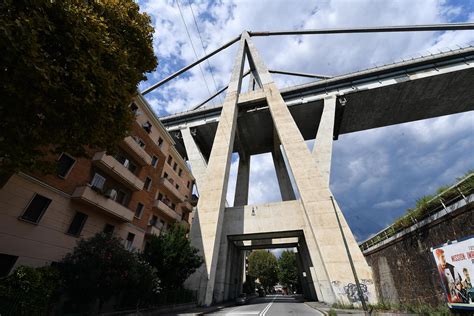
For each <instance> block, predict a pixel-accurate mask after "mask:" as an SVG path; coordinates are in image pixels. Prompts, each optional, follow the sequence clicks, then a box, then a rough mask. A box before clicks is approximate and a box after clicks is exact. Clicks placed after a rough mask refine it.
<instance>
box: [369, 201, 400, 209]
mask: <svg viewBox="0 0 474 316" xmlns="http://www.w3.org/2000/svg"><path fill="white" fill-rule="evenodd" d="M404 204H405V201H403V200H402V199H396V200H390V201H383V202H379V203H377V204H375V205H374V208H379V209H385V208H389V209H390V208H398V207H400V206H403V205H404Z"/></svg>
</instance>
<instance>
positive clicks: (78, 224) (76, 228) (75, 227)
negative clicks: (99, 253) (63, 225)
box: [67, 212, 87, 236]
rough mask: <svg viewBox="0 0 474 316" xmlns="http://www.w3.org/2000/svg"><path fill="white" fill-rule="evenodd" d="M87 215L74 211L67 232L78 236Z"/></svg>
mask: <svg viewBox="0 0 474 316" xmlns="http://www.w3.org/2000/svg"><path fill="white" fill-rule="evenodd" d="M86 220H87V215H86V214H84V213H81V212H76V215H74V218H73V219H72V222H71V225H69V229H68V230H67V233H68V234H69V235H73V236H79V235H80V233H81V231H82V228H83V227H84V224H85V223H86Z"/></svg>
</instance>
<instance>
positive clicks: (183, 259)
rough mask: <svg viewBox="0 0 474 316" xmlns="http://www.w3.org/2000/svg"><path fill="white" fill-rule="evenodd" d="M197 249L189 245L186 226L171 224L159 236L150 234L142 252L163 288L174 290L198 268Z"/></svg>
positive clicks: (199, 264)
mask: <svg viewBox="0 0 474 316" xmlns="http://www.w3.org/2000/svg"><path fill="white" fill-rule="evenodd" d="M198 251H199V250H198V249H196V248H194V247H193V246H191V242H190V241H189V239H188V238H187V237H186V228H185V227H183V226H181V225H177V224H176V225H173V226H171V227H170V229H169V230H168V231H166V232H164V233H163V234H161V235H160V236H152V237H151V238H150V240H149V242H148V244H147V246H146V248H145V251H144V252H143V254H142V258H143V259H144V260H145V261H147V262H149V263H150V265H151V266H152V267H154V268H155V269H156V271H157V273H158V277H159V279H160V280H161V282H162V283H161V285H162V287H163V289H165V290H166V292H168V291H175V290H176V289H177V288H181V287H182V284H183V283H184V281H185V280H186V279H187V278H188V277H189V276H190V275H191V274H192V273H194V272H195V271H196V269H197V268H199V267H200V266H201V265H202V263H203V262H204V261H203V258H202V257H201V256H199V255H198Z"/></svg>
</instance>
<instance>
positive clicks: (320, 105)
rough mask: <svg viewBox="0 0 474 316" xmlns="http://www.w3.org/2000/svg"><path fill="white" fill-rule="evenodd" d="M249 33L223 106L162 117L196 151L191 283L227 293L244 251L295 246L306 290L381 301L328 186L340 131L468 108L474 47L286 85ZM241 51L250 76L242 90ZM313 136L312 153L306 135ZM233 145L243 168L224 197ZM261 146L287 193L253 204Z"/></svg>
mask: <svg viewBox="0 0 474 316" xmlns="http://www.w3.org/2000/svg"><path fill="white" fill-rule="evenodd" d="M250 35H251V34H249V33H247V32H244V33H242V35H241V36H240V37H239V38H238V42H239V45H240V46H239V50H238V52H237V56H236V60H235V64H234V68H233V72H232V76H231V80H230V83H229V86H228V88H227V93H226V97H225V100H224V103H223V104H222V105H218V106H211V107H206V108H197V109H195V110H192V111H188V112H184V113H179V114H175V115H170V116H167V117H163V118H162V119H161V121H162V123H163V124H164V125H165V126H166V127H167V129H168V130H169V131H170V133H171V135H172V136H173V138H174V139H175V141H176V146H177V148H178V150H179V151H180V153H181V154H182V155H183V157H186V158H187V160H188V161H189V163H190V165H191V168H192V172H193V175H194V176H195V178H196V185H197V189H198V192H199V202H198V205H197V208H196V210H195V212H194V218H193V224H192V228H191V233H190V237H191V241H192V243H193V245H194V246H195V247H197V248H198V249H200V251H201V254H202V255H203V257H204V259H205V264H203V266H202V267H201V269H200V270H199V271H197V272H196V273H195V274H194V275H193V276H191V278H190V279H189V280H188V281H187V282H186V285H187V286H188V287H189V288H190V289H193V290H197V291H198V293H199V301H200V303H202V304H206V305H209V304H212V303H216V302H220V301H224V300H227V299H232V298H234V297H235V296H236V295H238V294H239V293H240V291H241V286H242V282H243V269H244V260H245V251H247V250H251V249H258V248H278V247H296V248H297V253H298V256H297V258H298V268H299V270H300V272H301V273H300V277H301V280H302V281H303V282H302V283H303V290H304V292H305V295H306V296H307V297H309V298H312V299H317V300H320V301H324V302H327V303H334V302H344V303H355V304H358V303H361V301H360V299H361V297H363V300H364V301H368V302H376V299H377V298H376V295H375V288H374V284H373V279H372V274H371V269H370V268H369V266H368V265H367V263H366V261H365V258H364V256H363V255H362V253H361V251H360V249H359V247H358V245H357V243H356V241H355V239H354V237H353V235H352V233H351V230H350V228H349V227H348V225H347V223H346V221H345V219H344V216H343V214H342V212H341V210H340V209H339V206H338V205H337V202H336V201H335V199H334V197H333V196H332V193H331V190H330V188H329V177H330V170H331V154H332V144H333V141H334V140H337V138H338V136H339V135H340V134H345V133H351V132H356V131H361V130H367V129H372V128H378V127H383V126H388V125H394V124H400V123H404V122H411V121H416V120H422V119H428V118H433V117H438V116H442V115H449V114H454V113H460V112H466V111H472V110H473V109H474V89H473V88H472V87H473V83H474V69H473V68H474V49H473V48H471V47H469V48H462V49H459V50H456V51H450V52H446V53H440V54H437V55H432V56H428V57H423V58H419V59H414V60H409V61H404V62H400V63H395V64H391V65H387V66H384V67H378V68H374V69H369V70H365V71H360V72H355V73H351V74H347V75H342V76H337V77H332V78H324V79H322V80H319V81H316V82H311V83H308V84H303V85H298V86H294V87H290V88H286V89H282V90H279V89H278V88H277V87H276V85H275V83H274V81H273V79H272V76H271V73H272V72H273V71H269V70H268V69H267V67H266V65H265V64H264V63H263V61H262V60H261V58H260V55H259V53H258V51H257V50H256V48H255V46H254V45H253V43H252V40H251V36H250ZM246 58H247V60H248V64H249V66H250V69H249V71H248V72H247V73H249V74H250V79H249V82H250V83H249V88H248V90H247V91H246V92H244V91H243V90H244V89H241V87H242V78H243V77H244V73H245V69H244V65H245V59H246ZM145 92H148V91H145ZM310 139H315V145H314V148H313V150H312V151H310V150H308V147H307V145H306V144H305V140H310ZM374 150H376V148H374ZM234 152H236V153H238V154H239V167H238V176H237V185H236V192H235V201H234V205H233V206H229V205H227V203H226V200H225V197H226V191H227V182H228V177H229V169H230V164H231V155H232V153H234ZM261 153H271V154H272V156H273V162H274V165H275V170H276V174H277V178H278V183H279V187H280V192H281V196H282V202H276V203H267V204H263V205H248V192H249V171H250V156H251V155H255V154H261ZM291 179H293V180H294V184H295V185H292V183H291ZM356 285H357V286H356ZM355 288H357V289H358V290H359V291H360V292H358V295H354V291H355V290H354V289H355ZM362 303H363V302H362Z"/></svg>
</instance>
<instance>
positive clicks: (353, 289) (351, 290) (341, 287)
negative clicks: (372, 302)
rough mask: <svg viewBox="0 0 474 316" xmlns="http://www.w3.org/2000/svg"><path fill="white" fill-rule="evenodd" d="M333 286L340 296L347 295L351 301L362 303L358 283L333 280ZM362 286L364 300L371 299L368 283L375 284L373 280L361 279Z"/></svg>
mask: <svg viewBox="0 0 474 316" xmlns="http://www.w3.org/2000/svg"><path fill="white" fill-rule="evenodd" d="M331 283H332V286H333V288H334V289H335V292H336V294H337V295H339V296H345V297H346V298H347V299H348V300H349V302H350V303H360V302H361V299H360V296H359V292H358V290H357V285H356V284H355V283H347V284H342V282H340V281H332V282H331ZM359 283H360V288H361V291H362V296H363V297H364V300H365V301H366V302H367V301H369V295H370V293H369V289H368V285H369V284H373V282H372V281H371V280H364V279H363V280H360V282H359Z"/></svg>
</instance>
